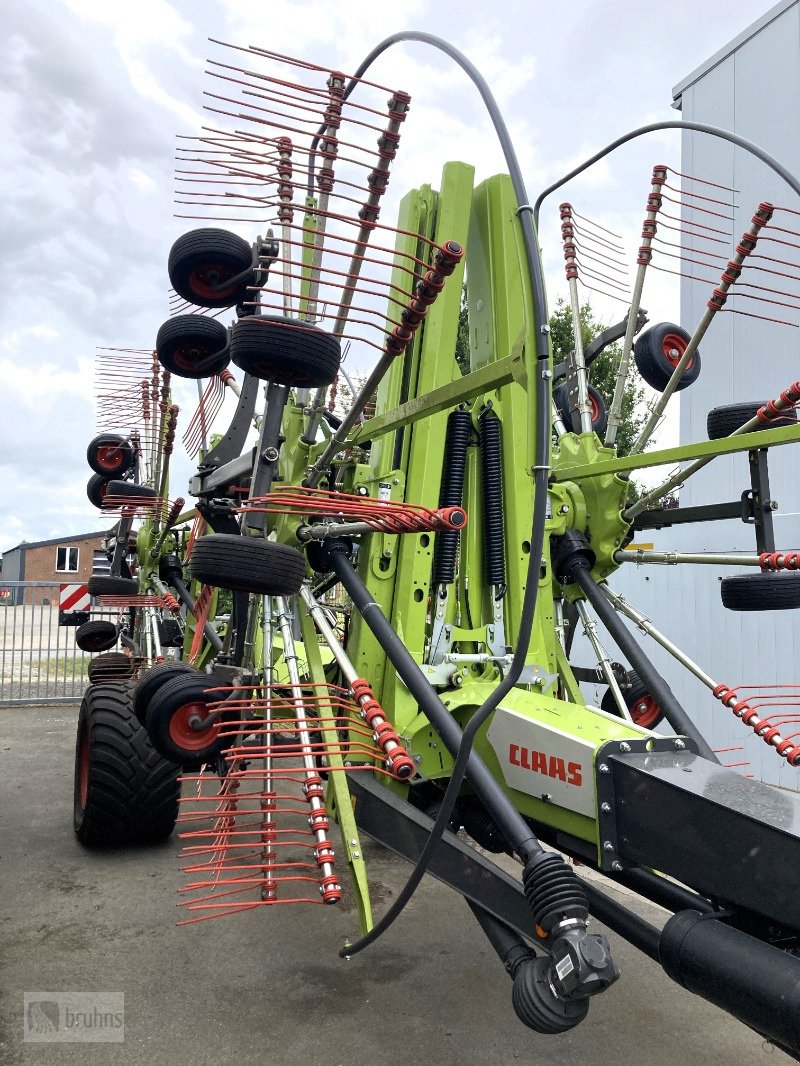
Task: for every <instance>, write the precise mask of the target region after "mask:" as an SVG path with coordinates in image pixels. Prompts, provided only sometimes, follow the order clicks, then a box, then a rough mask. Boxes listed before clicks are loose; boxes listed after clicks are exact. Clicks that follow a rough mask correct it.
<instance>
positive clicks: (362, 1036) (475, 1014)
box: [0, 705, 790, 1066]
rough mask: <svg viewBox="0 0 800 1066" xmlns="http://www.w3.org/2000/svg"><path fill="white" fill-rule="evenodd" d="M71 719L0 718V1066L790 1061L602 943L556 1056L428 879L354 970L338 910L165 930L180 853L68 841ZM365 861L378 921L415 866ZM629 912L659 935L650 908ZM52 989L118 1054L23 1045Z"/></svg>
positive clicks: (476, 937) (349, 923) (279, 912)
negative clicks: (86, 1011)
mask: <svg viewBox="0 0 800 1066" xmlns="http://www.w3.org/2000/svg"><path fill="white" fill-rule="evenodd" d="M77 713H78V708H77V705H71V706H62V707H57V708H51V707H28V708H15V709H13V710H2V711H0V725H1V726H2V734H1V735H0V901H1V902H0V1063H2V1064H8V1066H12V1064H18V1063H25V1064H28V1063H31V1064H40V1063H45V1064H48V1066H49V1064H50V1063H53V1064H57V1066H60V1064H62V1063H64V1064H67V1063H69V1064H73V1063H80V1064H81V1066H84V1064H85V1066H93V1064H95V1063H102V1064H105V1063H126V1064H127V1063H131V1064H147V1066H153V1064H161V1063H169V1064H170V1066H172V1064H175V1066H180V1064H183V1063H186V1064H191V1066H205V1064H211V1063H214V1064H216V1063H228V1062H236V1063H245V1064H246V1063H254V1064H255V1063H258V1064H260V1066H264V1064H269V1066H300V1064H302V1066H308V1064H313V1066H361V1064H365V1066H366V1064H367V1063H369V1064H370V1066H375V1064H384V1063H385V1064H389V1063H397V1062H400V1061H408V1062H413V1063H436V1064H437V1066H471V1064H477V1063H480V1064H482V1066H483V1064H485V1066H494V1064H501V1063H502V1064H508V1063H511V1062H519V1063H526V1062H529V1063H537V1064H542V1066H544V1064H553V1066H556V1064H564V1066H566V1064H569V1066H581V1064H588V1063H591V1064H592V1066H612V1064H613V1066H620V1064H621V1063H627V1062H635V1063H637V1066H648V1064H656V1063H658V1064H666V1063H670V1064H671V1063H678V1064H685V1063H687V1064H688V1063H702V1064H703V1066H717V1064H719V1066H722V1064H725V1066H730V1064H731V1063H735V1064H736V1066H746V1064H751V1063H752V1064H756V1063H760V1062H764V1063H766V1064H769V1066H773V1064H775V1066H777V1064H778V1063H781V1062H787V1063H788V1062H789V1061H790V1060H789V1059H788V1058H787V1057H786V1056H785V1055H783V1054H782V1053H781V1052H779V1051H776V1050H775V1049H774V1048H773V1047H772V1046H771V1045H769V1044H766V1043H765V1042H764V1041H762V1040H761V1039H760V1038H759V1037H757V1036H756V1035H755V1034H754V1033H752V1032H750V1031H749V1030H748V1029H746V1028H744V1027H743V1026H742V1025H740V1024H739V1023H738V1022H736V1021H734V1020H733V1019H732V1018H730V1017H729V1016H728V1015H726V1014H723V1013H722V1012H720V1011H718V1010H716V1009H715V1008H713V1007H711V1006H709V1005H708V1004H705V1003H703V1002H702V1001H701V1000H699V999H696V998H694V997H693V996H691V995H689V994H688V993H686V992H684V991H683V990H682V989H681V988H679V987H678V986H676V985H675V984H673V983H672V982H671V981H670V980H669V979H668V978H667V977H666V975H665V974H664V973H663V972H662V971H661V970H660V968H659V967H657V966H656V965H655V964H654V963H652V962H651V961H650V960H649V959H647V958H645V957H644V956H642V955H640V954H639V953H638V952H637V951H635V950H634V949H633V948H631V947H629V946H628V945H626V944H625V942H624V941H621V940H620V939H619V938H618V937H616V936H612V938H611V939H612V943H613V946H614V952H615V958H616V960H617V962H618V964H619V965H620V968H621V970H622V977H621V978H620V980H619V981H618V982H617V984H616V985H615V986H614V987H612V988H611V989H610V990H609V991H608V992H607V993H605V994H604V995H603V996H601V997H600V998H599V999H598V1000H595V1001H594V1002H593V1004H592V1006H591V1009H590V1012H589V1016H588V1018H587V1019H586V1021H585V1022H584V1023H583V1024H582V1025H581V1026H579V1027H578V1028H577V1029H576V1030H574V1031H573V1032H571V1033H569V1034H567V1035H566V1036H560V1037H542V1036H539V1035H537V1034H536V1033H533V1032H531V1031H529V1030H527V1029H525V1028H524V1027H523V1026H522V1025H521V1024H520V1023H519V1022H518V1021H517V1019H516V1016H515V1015H514V1013H513V1010H512V1008H511V986H510V981H509V980H508V978H507V976H506V974H505V973H504V971H503V970H502V968H501V966H500V964H499V962H498V960H497V958H496V956H495V955H494V953H493V952H492V950H491V948H490V947H489V945H488V943H487V941H486V940H485V939H484V937H483V934H482V933H481V931H480V930H479V928H478V926H477V924H476V922H475V921H474V919H473V918H472V916H471V914H470V913H469V912H468V911H467V908H466V905H465V904H464V903H463V901H462V900H461V899H460V898H459V897H458V896H456V895H455V894H454V893H453V892H452V891H450V890H449V889H448V888H446V887H444V886H443V885H441V884H439V883H438V882H436V881H433V880H432V879H430V878H429V879H426V881H425V882H424V883H423V885H422V887H421V888H420V890H419V891H418V892H417V895H416V896H415V898H414V899H413V901H412V903H411V904H410V906H409V908H408V909H407V911H406V913H405V914H404V915H403V916H402V917H401V919H400V920H399V921H398V922H397V923H396V924H395V925H394V926H393V928H392V929H391V930H390V931H389V932H388V933H387V934H386V935H385V937H384V938H383V939H382V940H381V941H379V943H378V944H377V945H376V946H375V947H374V948H372V949H369V950H368V951H366V952H364V954H363V955H360V956H357V957H356V958H354V959H353V960H352V961H350V962H349V963H348V962H343V961H342V960H340V959H339V958H338V955H337V951H338V949H339V947H340V945H341V944H342V942H343V940H344V938H345V937H346V936H348V935H350V936H351V937H352V936H353V934H355V933H356V932H357V921H356V915H355V912H354V910H353V909H352V907H348V906H346V905H345V906H344V907H341V908H330V907H292V906H286V907H275V908H270V909H263V910H259V911H257V912H250V913H247V914H244V915H240V916H237V917H232V918H230V917H229V918H221V919H218V920H216V921H210V922H205V923H201V924H199V925H193V926H189V927H185V928H180V929H179V928H176V927H175V920H176V910H175V902H176V894H175V892H176V888H177V886H178V884H179V873H178V864H177V860H176V852H177V847H178V844H177V840H176V839H174V838H173V839H171V840H170V841H169V842H167V843H166V844H164V845H162V846H159V847H156V848H151V849H147V850H140V851H134V852H127V853H123V854H92V853H89V852H86V851H84V850H83V849H82V848H81V847H80V846H79V845H78V843H77V841H76V840H75V837H74V836H73V833H72V826H71V815H72V811H71V806H72V759H73V748H74V731H75V722H76V719H77ZM366 850H367V856H368V859H369V869H370V874H371V879H372V882H373V902H374V904H375V909H376V910H377V911H378V912H379V913H380V912H381V911H382V909H383V908H384V907H385V905H386V902H387V901H388V900H391V898H392V896H393V894H394V893H395V892H397V891H398V889H399V888H400V886H401V885H402V884H403V882H404V880H405V878H406V876H407V873H408V870H409V869H410V867H408V866H407V865H406V864H404V863H403V862H402V861H401V860H399V859H395V858H394V857H393V856H391V855H389V854H388V853H387V852H384V851H383V850H382V849H379V848H377V847H375V846H369V847H368V848H367V849H366ZM625 898H626V901H627V902H628V903H629V904H630V903H632V902H633V899H634V897H632V896H631V895H630V894H629V893H625ZM636 909H637V910H638V911H639V912H640V913H641V914H642V915H643V916H644V917H646V918H647V919H648V920H650V921H652V922H654V923H662V922H663V920H664V917H665V915H664V912H662V911H660V910H659V909H658V908H655V907H652V906H650V905H649V904H641V903H638V902H637V903H636ZM60 990H74V991H104V992H124V994H125V1041H124V1043H120V1044H30V1043H27V1044H26V1043H23V1041H22V1033H23V1028H22V1023H23V1012H22V1003H23V993H24V992H25V991H33V992H38V991H60Z"/></svg>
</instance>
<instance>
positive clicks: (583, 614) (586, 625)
mask: <svg viewBox="0 0 800 1066" xmlns="http://www.w3.org/2000/svg"><path fill="white" fill-rule="evenodd" d="M575 607H576V608H577V611H578V617H579V618H580V620H581V624H582V625H583V632H584V633H585V634H586V639H587V640H588V641H589V643H590V644H591V645H592V650H593V651H594V654H595V658H596V659H597V665H598V666H599V667H600V670H601V671H602V674H603V677H604V678H605V681H606V684H607V685H608V687H609V689H610V690H611V694H612V696H613V697H614V702H615V703H616V705H617V708H618V710H619V713H620V716H621V717H622V718H624V719H625V720H626V721H628V722H632V721H633V719H632V718H631V712H630V711H629V710H628V705H627V703H626V702H625V697H624V696H623V695H622V690H621V689H620V687H619V682H618V681H617V678H616V676H615V674H614V671H613V670H612V669H611V660H610V659H609V657H608V653H607V652H606V650H605V648H604V647H603V645H602V644H601V643H600V638H599V637H598V635H597V625H596V623H595V622H594V621H593V620H592V618H591V617H590V615H589V611H588V608H587V607H586V604H585V603H584V601H583V600H576V601H575Z"/></svg>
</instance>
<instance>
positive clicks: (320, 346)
mask: <svg viewBox="0 0 800 1066" xmlns="http://www.w3.org/2000/svg"><path fill="white" fill-rule="evenodd" d="M341 359H342V354H341V348H340V346H339V341H338V340H337V339H336V337H334V336H332V335H331V334H330V333H326V332H325V331H324V330H321V329H319V327H317V326H313V325H311V324H310V323H307V322H300V321H299V320H298V319H294V318H282V317H281V316H279V315H254V316H252V317H250V318H243V319H240V320H239V321H238V322H236V323H235V325H234V327H233V329H232V331H231V362H233V363H235V365H236V366H238V367H239V369H240V370H243V371H244V372H245V373H246V374H252V375H253V377H256V378H266V379H268V380H270V381H274V382H276V383H277V384H279V385H295V386H298V387H300V388H319V387H320V386H322V385H330V383H331V382H332V381H333V380H334V378H335V377H336V375H337V374H338V372H339V364H340V362H341Z"/></svg>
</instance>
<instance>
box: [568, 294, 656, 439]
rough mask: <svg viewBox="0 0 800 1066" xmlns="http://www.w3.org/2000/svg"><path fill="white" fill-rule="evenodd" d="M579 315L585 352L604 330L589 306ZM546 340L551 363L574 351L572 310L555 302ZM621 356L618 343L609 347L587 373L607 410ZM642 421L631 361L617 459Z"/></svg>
mask: <svg viewBox="0 0 800 1066" xmlns="http://www.w3.org/2000/svg"><path fill="white" fill-rule="evenodd" d="M580 314H581V337H582V339H583V348H584V351H585V350H586V349H587V348H588V347H589V345H590V344H591V342H592V341H593V340H594V338H595V337H596V336H597V334H598V333H602V331H603V330H604V329H605V326H604V325H603V324H602V323H601V322H598V321H597V319H596V318H595V315H594V311H593V310H592V306H591V304H588V303H585V304H583V305H582V307H581V309H580ZM550 339H551V340H552V342H553V362H554V363H560V362H561V361H562V360H563V359H565V358H566V357H567V355H568V354H569V353H570V352H572V351H574V349H575V338H574V334H573V329H572V308H571V307H570V305H569V304H568V303H567V302H566V301H565V300H563V299H560V300H559V301H558V303H557V304H556V308H555V310H554V311H553V313H552V314H551V316H550ZM621 354H622V344H621V342H620V341H617V342H615V343H614V344H610V345H609V346H608V347H607V348H606V349H605V350H604V351H603V352H602V353H601V354H600V355H599V356H598V357H597V358H596V359H595V361H594V362H593V363H592V365H591V368H590V370H589V380H590V381H591V384H592V385H593V386H594V388H595V389H597V391H598V392H599V393H600V395H601V396H602V397H603V399H604V400H605V402H606V407H607V408H608V409H609V410H610V409H611V399H612V397H613V395H614V381H615V376H616V368H617V364H618V363H619V359H620V356H621ZM646 418H647V410H646V408H645V396H644V389H643V388H642V386H641V385H640V384H639V377H638V374H637V372H636V367H635V365H634V363H633V361H632V360H631V369H630V370H629V371H628V379H627V381H626V382H625V391H624V393H623V394H622V421H621V422H620V425H619V429H618V430H617V442H616V443H617V453H618V454H619V455H627V454H628V453H629V452H630V450H631V446H632V445H633V442H634V441H635V440H636V438H637V437H638V435H639V431H640V430H641V428H642V426H643V425H644V423H645V420H646Z"/></svg>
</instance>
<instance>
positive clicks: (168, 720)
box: [145, 674, 238, 769]
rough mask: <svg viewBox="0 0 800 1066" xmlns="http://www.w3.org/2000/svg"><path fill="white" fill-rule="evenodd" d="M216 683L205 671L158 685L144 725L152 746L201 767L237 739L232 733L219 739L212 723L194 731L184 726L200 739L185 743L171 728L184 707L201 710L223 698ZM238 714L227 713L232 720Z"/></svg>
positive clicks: (188, 766) (189, 765) (182, 762)
mask: <svg viewBox="0 0 800 1066" xmlns="http://www.w3.org/2000/svg"><path fill="white" fill-rule="evenodd" d="M214 684H215V682H214V681H213V680H211V679H210V678H208V677H206V675H204V674H196V675H194V676H187V675H185V674H181V675H179V676H178V677H174V678H172V679H171V680H168V681H167V682H166V683H165V684H163V685H162V686H161V687H160V688H157V689H156V691H155V692H154V694H153V696H152V697H151V699H150V701H149V703H148V705H147V714H146V716H145V725H146V729H147V735H148V736H149V737H150V741H151V743H152V745H153V747H154V748H155V749H156V751H158V752H160V753H161V754H162V755H163V756H164V758H166V759H172V760H173V761H174V762H177V763H179V764H180V765H181V766H182V767H183V768H184V769H198V768H199V767H200V766H202V765H203V763H207V762H214V761H215V760H216V759H217V757H218V756H219V754H220V753H221V752H222V751H224V749H225V748H229V747H231V745H232V743H233V742H234V738H233V737H231V736H226V737H224V738H223V739H222V740H220V739H219V737H218V735H217V732H218V730H217V729H215V728H213V727H211V728H209V729H208V730H207V731H202V732H198V733H192V732H191V731H190V730H188V727H185V729H184V735H188V736H193V737H196V738H198V739H197V746H190V747H184V746H182V745H181V744H180V742H179V741H178V740H177V739H176V736H175V734H174V732H173V731H172V728H171V726H172V722H173V718H174V716H175V715H176V714H180V713H181V711H182V710H183V709H184V708H187V707H191V708H192V710H193V711H195V712H196V711H197V710H200V711H201V713H202V710H201V708H202V705H205V704H209V703H217V702H219V700H220V698H223V697H222V694H221V693H219V692H214V691H212V690H213V688H214ZM237 716H238V712H237V713H235V714H234V713H231V714H229V715H228V716H227V717H228V719H229V720H230V719H231V718H236V717H237ZM223 720H224V719H223Z"/></svg>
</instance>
